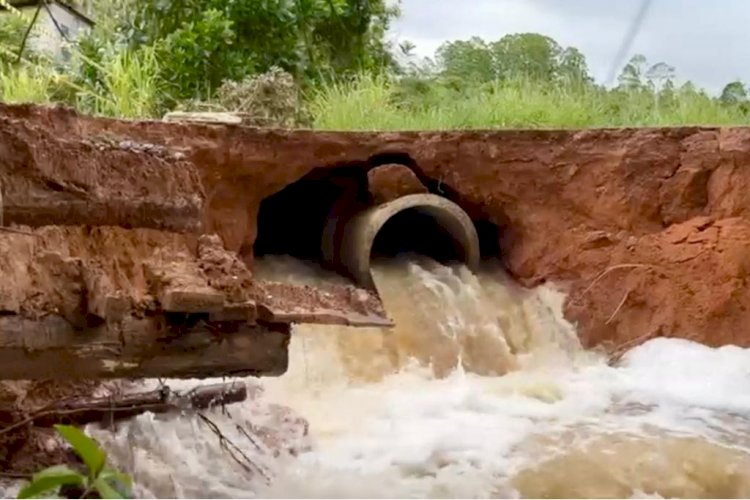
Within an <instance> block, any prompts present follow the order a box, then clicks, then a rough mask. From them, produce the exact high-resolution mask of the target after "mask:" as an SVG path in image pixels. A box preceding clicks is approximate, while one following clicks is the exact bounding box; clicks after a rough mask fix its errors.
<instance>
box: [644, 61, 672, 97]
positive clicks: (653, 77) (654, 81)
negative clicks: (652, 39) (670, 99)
mask: <svg viewBox="0 0 750 500" xmlns="http://www.w3.org/2000/svg"><path fill="white" fill-rule="evenodd" d="M674 75H675V69H674V66H670V65H669V64H667V63H665V62H658V63H656V64H654V65H653V66H651V67H650V68H648V70H647V71H646V80H647V81H648V82H649V84H651V86H652V87H653V88H654V91H655V92H661V91H662V90H663V89H664V86H665V85H666V84H667V83H670V82H672V81H673V80H674Z"/></svg>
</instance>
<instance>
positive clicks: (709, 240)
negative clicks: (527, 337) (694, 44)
mask: <svg viewBox="0 0 750 500" xmlns="http://www.w3.org/2000/svg"><path fill="white" fill-rule="evenodd" d="M0 115H1V116H2V117H3V118H2V122H3V124H4V126H9V127H19V126H23V127H31V128H33V129H34V130H41V131H43V132H44V133H46V134H49V135H51V136H54V137H56V138H58V139H59V140H62V141H67V142H68V143H70V144H82V143H88V142H92V141H95V142H96V141H110V142H111V141H132V142H133V143H136V144H139V143H148V144H156V145H160V146H166V147H167V148H168V149H169V150H170V151H171V152H172V154H174V153H177V155H178V158H180V155H184V157H182V158H181V159H179V160H175V161H179V162H182V163H179V164H178V163H172V164H170V165H172V167H174V166H177V165H184V167H182V168H185V169H189V168H193V167H194V168H195V169H196V172H197V175H198V177H199V178H200V185H199V186H198V187H196V188H195V192H200V193H201V196H204V197H205V198H204V200H205V201H204V203H203V204H202V207H201V214H202V215H201V217H202V221H201V222H202V226H203V227H202V229H201V230H200V231H196V233H198V232H203V233H216V234H218V235H219V236H220V237H221V238H222V240H223V243H224V246H225V247H226V248H227V249H228V250H230V251H237V252H239V253H240V254H241V257H242V258H243V260H244V261H245V262H247V263H250V262H251V261H252V248H253V243H254V242H255V240H256V236H257V232H258V226H257V220H258V215H259V210H260V207H261V201H263V200H264V199H266V198H268V197H269V196H271V195H273V194H275V193H277V192H279V191H280V190H282V189H283V188H285V187H286V186H288V185H290V184H292V183H294V182H295V181H298V180H300V179H302V178H303V177H305V176H306V175H308V174H310V173H311V172H312V171H313V170H316V169H318V171H320V169H328V170H331V171H333V169H336V171H337V172H344V171H346V170H347V169H349V170H351V171H352V172H355V171H357V172H360V171H361V172H362V173H363V174H362V175H363V178H364V179H366V178H367V175H366V171H367V170H369V169H372V168H373V167H375V166H378V165H382V164H393V163H402V164H405V165H407V166H408V167H409V168H410V169H411V170H412V171H413V172H414V173H415V174H416V176H417V177H418V178H419V179H420V181H421V182H422V183H423V184H424V185H426V186H427V187H428V188H429V189H430V190H431V191H433V192H435V193H438V194H443V195H445V196H447V197H449V198H451V199H452V200H454V201H456V202H458V203H459V204H460V205H461V206H462V207H463V208H464V209H466V210H467V212H468V213H469V214H470V215H471V216H472V217H473V218H474V219H475V220H477V221H484V223H487V222H491V223H493V224H494V225H495V226H497V228H499V233H498V234H499V236H498V238H497V239H498V243H499V254H500V257H501V258H502V259H503V261H504V262H505V264H506V266H507V268H508V270H509V272H510V273H511V274H512V275H513V276H515V277H516V278H517V279H518V280H520V281H521V282H522V283H524V284H527V285H533V284H536V283H539V282H542V281H544V280H552V281H555V282H558V283H563V284H566V285H567V286H568V287H569V291H570V296H569V300H568V302H567V305H566V315H567V316H568V318H569V319H571V320H573V321H575V322H577V323H578V327H579V332H580V335H581V338H582V339H583V341H584V343H585V344H586V345H588V346H593V345H597V344H600V343H602V342H612V343H614V344H615V345H622V344H625V343H628V342H631V341H636V340H640V339H645V338H648V337H651V336H656V335H668V336H680V337H685V338H690V339H695V340H699V341H702V342H705V343H707V344H711V345H718V344H724V343H736V344H740V345H745V346H747V345H750V335H749V334H747V333H746V328H745V325H747V324H750V313H749V312H748V306H750V291H749V290H750V289H749V288H748V287H747V286H746V276H747V270H748V266H749V265H750V223H749V220H748V210H749V209H750V197H748V196H747V194H746V193H747V191H748V188H750V170H749V169H748V168H747V166H746V165H745V162H746V161H747V160H748V159H749V158H750V129H745V128H736V129H718V128H672V129H618V130H584V131H495V132H423V133H333V132H312V131H273V130H257V129H251V128H244V127H240V126H230V125H227V126H224V125H197V124H173V123H170V124H167V123H161V122H125V121H115V120H105V119H96V118H91V117H81V116H77V115H76V114H75V113H73V112H71V111H68V110H64V109H43V108H33V107H3V108H1V109H0ZM24 137H25V138H24V139H23V141H26V142H25V143H24V147H27V148H30V149H32V150H33V149H34V148H35V147H36V145H35V144H36V142H35V141H37V139H36V138H35V136H34V135H33V134H30V135H27V136H24ZM14 140H15V141H17V140H18V138H17V137H16V138H14ZM0 141H4V142H6V143H7V142H8V139H6V138H5V137H4V136H0ZM2 147H3V151H4V153H3V155H4V156H7V155H13V154H16V153H15V151H16V149H17V147H16V149H13V148H11V147H10V146H9V145H8V144H2ZM89 158H90V157H89V156H86V155H84V156H81V157H80V159H79V160H80V173H79V174H76V175H94V173H93V172H100V171H101V169H103V168H110V167H113V166H112V165H110V167H105V166H102V165H103V164H101V165H100V164H99V163H96V164H89V163H88V162H91V161H92V160H90V159H89ZM97 158H99V160H97V161H103V162H104V164H107V165H109V164H108V163H107V162H108V160H106V155H98V156H97ZM2 161H4V162H8V161H17V160H8V159H7V158H5V159H3V160H2ZM36 161H37V163H39V164H40V165H42V164H43V163H44V162H49V163H48V164H47V166H44V168H49V170H50V172H54V174H52V176H53V177H54V176H57V173H56V172H58V171H57V170H56V169H55V168H56V167H54V165H55V164H56V163H55V162H56V161H57V159H56V158H54V157H48V158H46V159H37V160H36ZM112 161H113V162H117V161H118V160H117V159H115V158H114V157H113V158H112ZM172 167H170V168H172ZM19 168H20V167H19ZM40 168H42V167H40ZM178 170H179V169H178ZM89 171H91V173H90V174H84V173H85V172H89ZM391 174H392V177H390V176H391ZM65 175H67V174H65ZM111 175H112V176H119V175H121V173H119V172H118V171H117V170H115V169H113V170H112V173H111ZM185 175H186V174H182V173H178V172H177V171H176V172H175V173H174V174H173V177H170V179H169V180H165V181H164V187H163V188H162V190H163V191H164V193H162V194H159V193H156V192H153V193H156V194H159V196H162V195H163V196H165V197H167V196H172V195H171V194H170V191H169V189H167V187H166V186H168V185H171V183H177V182H178V179H183V178H184V179H185V180H182V181H180V182H182V183H183V184H184V183H185V182H188V180H187V179H189V178H190V177H189V176H188V177H185ZM60 176H62V177H64V175H63V174H61V175H60ZM408 177H409V176H408V175H407V176H406V177H405V176H404V174H403V171H401V170H400V169H398V168H395V169H392V170H391V171H390V173H389V171H384V172H380V173H378V175H377V176H371V178H374V179H375V181H374V182H377V184H378V186H379V188H378V191H377V192H378V193H381V194H382V196H384V197H386V198H387V197H389V196H392V195H391V194H389V193H391V192H393V191H394V190H395V192H398V190H399V189H402V188H403V189H406V190H407V191H408V190H409V189H417V190H418V189H419V188H418V187H417V188H413V186H412V187H411V188H410V187H409V185H410V184H409V183H410V180H409V179H408ZM134 178H137V176H136V177H134ZM389 179H392V182H393V184H394V186H395V187H393V189H389V186H388V185H389ZM58 180H59V179H58ZM115 181H117V179H108V182H109V183H114V182H115ZM97 182H99V181H97ZM104 184H105V185H108V184H106V183H104ZM127 184H128V186H127V189H131V190H134V189H136V188H135V185H134V184H130V183H127ZM399 186H401V187H399ZM404 186H405V187H404ZM117 189H118V188H117V187H116V186H113V187H112V188H111V190H112V191H113V192H117ZM122 189H125V187H123V188H122ZM191 189H192V188H191ZM344 191H346V189H345V188H342V192H344ZM143 192H144V193H149V194H148V195H150V193H151V192H148V191H147V190H144V191H143ZM156 194H154V196H155V199H158V201H157V202H155V203H172V204H174V203H176V201H175V200H176V198H175V199H169V200H165V199H163V198H160V197H159V196H156ZM6 196H7V195H6ZM186 199H189V197H187V198H186ZM185 203H187V202H185ZM304 203H305V200H301V206H299V207H298V208H296V209H297V210H299V211H300V213H303V212H304V211H305V210H306V206H305V204H304ZM301 216H302V215H301ZM55 223H58V222H55ZM405 237H408V235H405ZM188 240H190V237H187V238H186V241H188Z"/></svg>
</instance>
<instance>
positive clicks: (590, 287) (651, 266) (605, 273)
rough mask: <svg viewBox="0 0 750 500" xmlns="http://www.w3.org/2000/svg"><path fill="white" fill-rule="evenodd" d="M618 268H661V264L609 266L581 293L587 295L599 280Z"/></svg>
mask: <svg viewBox="0 0 750 500" xmlns="http://www.w3.org/2000/svg"><path fill="white" fill-rule="evenodd" d="M617 269H659V266H654V265H652V264H616V265H614V266H609V267H608V268H607V269H605V270H604V271H602V272H601V273H599V275H597V277H596V278H594V281H592V282H591V284H590V285H589V286H587V287H586V289H585V290H584V291H583V292H581V295H586V293H588V292H589V291H590V290H591V289H592V288H594V286H596V284H597V283H599V281H601V280H602V279H603V278H604V277H605V276H606V275H608V274H609V273H611V272H612V271H616V270H617Z"/></svg>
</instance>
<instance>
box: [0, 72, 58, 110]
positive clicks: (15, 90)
mask: <svg viewBox="0 0 750 500" xmlns="http://www.w3.org/2000/svg"><path fill="white" fill-rule="evenodd" d="M58 79H59V75H58V74H57V73H56V72H55V71H51V70H47V69H43V68H41V67H40V66H34V65H25V64H24V65H19V66H14V67H11V66H9V65H3V66H2V67H0V96H2V100H3V101H4V102H9V103H23V102H31V103H36V104H46V103H49V102H52V100H53V95H54V92H53V91H52V89H53V88H54V87H55V84H56V82H57V81H58Z"/></svg>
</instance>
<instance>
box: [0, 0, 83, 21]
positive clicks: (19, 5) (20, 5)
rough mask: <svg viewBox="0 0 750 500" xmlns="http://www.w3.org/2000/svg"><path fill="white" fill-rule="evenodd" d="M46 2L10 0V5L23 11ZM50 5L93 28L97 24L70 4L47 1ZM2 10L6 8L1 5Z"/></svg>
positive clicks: (54, 0)
mask: <svg viewBox="0 0 750 500" xmlns="http://www.w3.org/2000/svg"><path fill="white" fill-rule="evenodd" d="M44 1H45V0H9V3H10V5H11V6H13V7H16V8H17V9H23V8H25V7H37V6H38V5H39V4H40V3H42V2H44ZM46 1H48V3H55V4H57V5H59V6H60V7H62V8H63V9H65V10H67V11H68V12H70V13H71V14H73V15H74V16H76V17H77V18H79V19H81V20H82V21H83V22H85V23H86V24H88V25H89V26H93V25H94V24H96V23H95V22H94V20H93V19H91V18H90V17H89V16H87V15H86V14H84V13H83V12H81V11H80V10H78V9H76V8H75V7H73V6H72V5H71V4H70V3H68V2H65V1H63V0H46ZM0 10H5V7H3V6H2V5H0Z"/></svg>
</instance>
